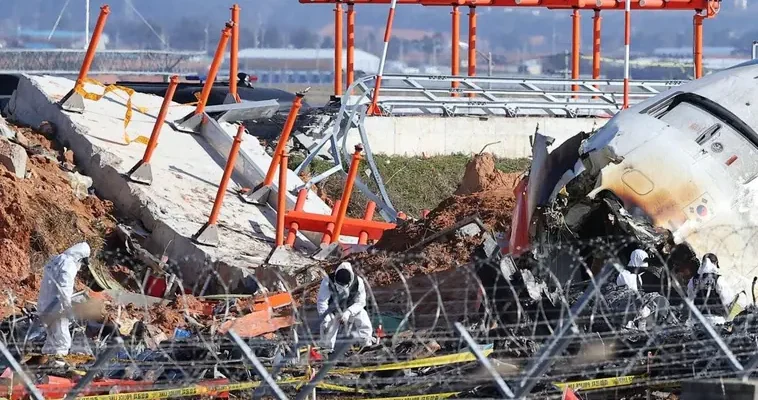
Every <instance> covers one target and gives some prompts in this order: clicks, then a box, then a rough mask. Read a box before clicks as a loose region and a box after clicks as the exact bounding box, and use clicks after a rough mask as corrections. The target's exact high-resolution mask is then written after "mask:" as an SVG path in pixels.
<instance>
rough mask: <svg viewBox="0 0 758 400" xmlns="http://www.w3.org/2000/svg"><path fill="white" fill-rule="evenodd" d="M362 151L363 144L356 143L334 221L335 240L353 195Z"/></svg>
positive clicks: (338, 238)
mask: <svg viewBox="0 0 758 400" xmlns="http://www.w3.org/2000/svg"><path fill="white" fill-rule="evenodd" d="M362 152H363V146H362V145H361V144H356V145H355V152H354V153H353V159H352V160H351V161H350V168H349V169H348V171H347V180H346V181H345V187H344V188H343V189H342V198H341V199H340V201H341V204H340V210H339V212H338V213H337V219H336V220H335V222H334V232H333V233H332V235H333V237H334V238H333V240H334V241H335V242H339V241H340V234H341V233H342V224H343V223H344V222H345V216H346V215H347V206H348V205H350V197H351V196H352V195H353V185H354V184H355V178H357V177H358V167H359V166H360V164H361V159H362V158H363V157H362V156H361V153H362ZM359 234H360V232H359Z"/></svg>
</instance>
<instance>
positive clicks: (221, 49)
mask: <svg viewBox="0 0 758 400" xmlns="http://www.w3.org/2000/svg"><path fill="white" fill-rule="evenodd" d="M231 34H232V26H231V24H226V27H225V28H224V30H223V31H221V39H219V41H218V46H217V47H216V53H215V54H214V55H213V62H212V63H211V68H210V70H208V76H207V77H206V80H205V85H203V91H202V92H200V98H199V99H197V107H196V108H195V115H198V114H202V113H203V112H205V103H207V102H208V96H209V95H210V94H211V89H213V82H215V81H216V75H217V74H218V69H219V67H220V66H221V61H223V59H224V53H225V50H226V43H227V42H228V41H229V36H231Z"/></svg>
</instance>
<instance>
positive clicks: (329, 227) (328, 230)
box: [321, 200, 342, 244]
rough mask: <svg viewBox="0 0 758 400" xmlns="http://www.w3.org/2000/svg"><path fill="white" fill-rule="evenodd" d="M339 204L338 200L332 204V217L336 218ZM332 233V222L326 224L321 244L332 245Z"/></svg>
mask: <svg viewBox="0 0 758 400" xmlns="http://www.w3.org/2000/svg"><path fill="white" fill-rule="evenodd" d="M340 204H342V202H341V201H340V200H337V201H335V202H334V207H332V215H331V216H332V217H334V216H336V215H337V213H338V212H339V209H340ZM333 232H334V222H329V223H327V224H326V232H324V235H323V236H321V244H331V243H332V233H333Z"/></svg>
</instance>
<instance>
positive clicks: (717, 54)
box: [653, 46, 736, 59]
mask: <svg viewBox="0 0 758 400" xmlns="http://www.w3.org/2000/svg"><path fill="white" fill-rule="evenodd" d="M735 50H736V49H735V48H734V47H709V46H705V47H703V58H726V57H730V56H732V55H734V53H735ZM653 55H654V56H656V57H667V58H690V59H691V58H692V47H659V48H657V49H655V50H653Z"/></svg>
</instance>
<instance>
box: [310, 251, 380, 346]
mask: <svg viewBox="0 0 758 400" xmlns="http://www.w3.org/2000/svg"><path fill="white" fill-rule="evenodd" d="M316 309H317V310H318V315H319V318H323V320H322V322H321V341H322V347H323V348H324V349H325V350H327V351H332V350H334V344H335V342H336V341H337V334H338V333H339V332H340V330H341V329H340V328H342V329H343V330H344V329H346V328H350V329H351V330H350V331H345V334H349V333H351V332H354V333H355V334H356V335H357V336H358V338H359V339H360V340H361V341H362V343H361V344H363V345H364V346H371V345H372V344H374V339H373V336H372V335H373V327H372V325H371V320H370V319H369V317H368V313H367V312H366V286H365V283H364V282H363V279H361V278H360V277H358V276H356V275H355V272H353V267H352V265H350V263H349V262H343V263H342V264H340V266H339V267H337V270H336V271H334V273H332V274H329V275H327V276H325V277H324V279H322V280H321V287H319V290H318V298H317V300H316Z"/></svg>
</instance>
